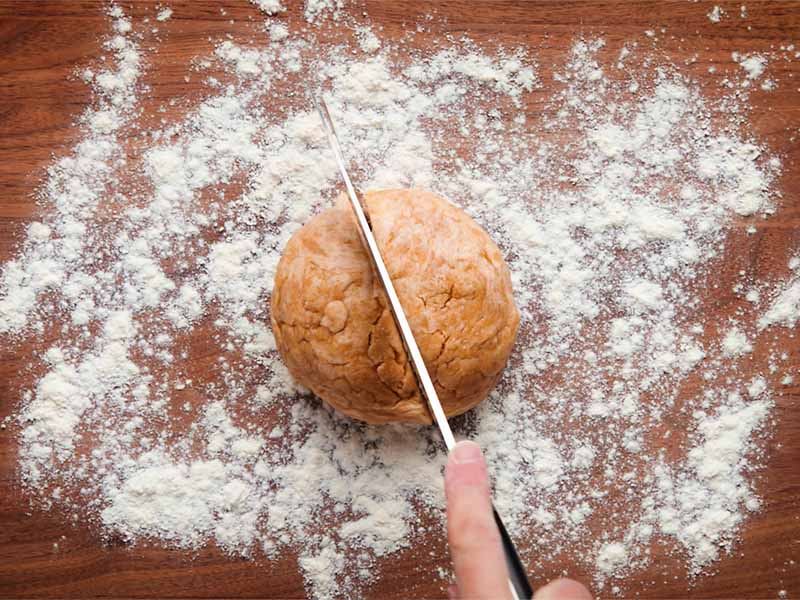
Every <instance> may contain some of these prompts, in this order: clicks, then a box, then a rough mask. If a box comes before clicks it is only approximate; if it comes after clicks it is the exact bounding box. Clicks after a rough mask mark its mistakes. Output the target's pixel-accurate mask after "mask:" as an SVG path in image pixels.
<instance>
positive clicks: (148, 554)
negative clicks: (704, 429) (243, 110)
mask: <svg viewBox="0 0 800 600" xmlns="http://www.w3.org/2000/svg"><path fill="white" fill-rule="evenodd" d="M355 1H356V0H353V3H355ZM744 3H745V4H746V6H747V11H748V18H747V19H740V18H738V15H739V6H740V5H741V4H742V2H734V3H731V2H718V4H720V5H721V6H723V7H724V8H725V9H726V11H727V13H728V15H729V17H728V18H725V19H723V20H722V21H721V22H720V23H717V24H713V23H711V22H710V21H709V20H708V18H707V17H706V13H708V12H709V10H711V8H712V6H713V3H706V2H699V3H696V2H687V1H684V0H680V1H675V2H663V1H656V2H625V1H621V2H601V1H589V2H575V3H565V2H555V1H553V2H538V3H537V2H524V1H515V2H512V1H499V0H495V1H492V0H484V1H479V0H461V1H449V2H439V3H429V2H425V1H419V0H411V1H404V0H371V1H367V2H361V3H359V5H363V6H364V10H366V11H367V13H368V14H369V15H370V18H371V19H372V20H373V22H375V23H376V24H380V25H382V26H383V27H384V31H383V34H384V35H386V36H388V37H399V36H400V35H401V34H402V32H403V30H404V28H405V26H406V25H407V24H409V23H413V22H414V21H415V19H416V18H417V17H418V15H422V14H425V13H427V12H432V11H433V12H434V13H435V14H436V15H437V16H438V17H441V18H442V20H441V21H439V20H437V21H436V22H437V23H439V24H440V25H437V27H440V30H439V31H436V32H435V33H433V34H426V35H427V36H428V37H429V38H431V37H434V36H438V35H441V33H443V32H444V31H448V32H450V33H461V32H465V31H466V32H470V34H471V35H472V36H473V37H474V38H475V39H476V40H478V41H479V42H486V43H489V44H498V43H508V44H520V43H529V44H530V45H531V46H532V47H534V48H536V54H537V56H538V57H539V62H540V65H541V70H542V73H543V80H544V81H545V85H547V82H548V81H549V69H550V68H551V65H553V64H559V61H560V60H563V56H564V54H565V52H566V51H567V49H568V47H569V45H570V44H571V42H572V41H573V40H574V39H575V37H576V36H577V35H580V34H584V35H587V36H589V35H598V34H601V35H603V36H605V37H606V39H608V40H610V41H614V40H616V41H620V40H624V39H627V38H629V37H632V36H641V34H642V32H643V30H645V29H656V30H658V31H659V32H660V31H661V28H662V27H663V28H665V32H664V33H660V34H659V36H660V42H659V47H660V48H661V49H662V50H663V51H664V52H665V53H666V55H667V56H669V57H670V58H671V59H672V60H674V61H676V62H683V61H684V60H685V59H688V58H689V57H691V56H692V55H693V54H695V53H697V54H698V55H699V60H698V63H697V64H694V65H688V66H686V70H687V71H688V72H690V73H691V74H692V75H693V76H694V77H696V78H698V79H700V80H701V81H702V80H703V78H704V77H705V78H708V77H709V76H708V75H707V72H706V69H707V67H708V64H709V63H708V61H709V60H712V61H714V62H715V63H716V64H718V65H721V66H726V65H727V66H730V65H731V52H732V51H734V50H737V51H740V52H741V51H770V50H776V49H778V48H779V47H780V46H781V45H786V44H790V43H795V44H797V43H798V42H800V2H783V1H775V2H744ZM121 4H122V6H124V7H125V8H126V11H127V12H129V14H132V15H133V16H134V17H136V16H150V17H152V16H154V13H155V6H156V5H157V4H159V3H156V2H136V3H131V2H122V3H121ZM166 4H169V5H171V6H172V7H173V8H174V10H175V13H174V16H173V18H172V19H171V20H170V21H168V22H167V23H166V24H164V25H163V26H162V29H163V30H164V31H167V32H168V35H165V36H164V41H163V42H162V43H161V44H160V46H159V52H158V54H156V55H150V56H149V57H148V60H151V61H154V62H155V64H154V65H153V66H152V68H150V69H149V74H148V75H147V76H146V78H145V79H146V83H147V84H149V85H150V86H151V91H150V92H149V94H148V98H147V99H145V100H144V101H143V102H144V103H145V110H146V106H147V105H149V104H152V105H153V106H156V105H158V104H159V103H161V102H164V101H166V100H168V99H170V98H172V97H176V96H177V97H186V96H191V94H192V92H193V91H196V90H199V86H200V83H199V80H198V81H197V82H195V80H192V81H190V82H186V81H184V74H185V73H186V70H187V65H188V60H189V59H191V58H192V57H194V56H197V55H201V54H204V53H208V51H209V49H210V47H209V37H214V38H218V37H220V36H222V35H224V34H225V33H226V32H229V31H231V30H232V29H234V30H236V31H237V32H247V31H249V30H254V28H255V27H256V24H257V23H258V19H260V17H259V15H258V13H257V11H256V10H255V8H254V7H253V6H252V5H250V4H248V3H247V2H246V1H244V0H237V1H234V0H226V1H225V2H224V3H223V2H217V0H205V1H191V2H189V1H186V2H178V1H173V2H166ZM220 4H224V5H225V8H226V13H227V14H226V15H224V16H223V15H222V14H221V13H220V10H219V6H220ZM287 4H290V5H292V9H291V10H292V12H293V13H295V16H296V13H297V12H298V10H299V9H298V6H299V5H300V2H299V0H287ZM106 6H107V5H106V4H105V3H104V2H100V1H93V0H83V1H80V0H72V1H70V0H63V1H45V0H41V1H39V0H18V1H8V0H0V261H4V260H7V259H8V258H9V257H11V256H12V255H13V254H14V252H15V248H16V247H17V244H18V242H19V240H20V236H21V235H22V233H23V228H24V226H25V224H26V223H28V222H29V221H30V220H32V219H33V218H35V216H36V215H37V213H38V211H40V210H43V209H42V208H40V207H38V206H37V205H36V203H35V201H34V191H35V189H36V187H37V185H38V184H39V183H40V182H41V180H42V177H43V174H44V169H45V168H46V167H47V165H48V163H49V162H50V160H51V157H52V156H53V154H59V153H63V152H64V151H66V149H67V148H68V147H69V144H70V143H71V142H72V141H74V140H75V139H76V137H77V135H78V134H77V130H76V129H75V127H74V121H75V119H76V117H77V116H78V115H79V114H80V112H81V110H82V109H83V108H84V106H85V105H86V103H87V102H88V101H89V93H88V90H87V88H86V86H85V85H84V84H83V83H82V82H81V81H80V80H79V79H78V78H77V77H75V76H74V74H75V72H76V70H77V69H78V68H79V67H81V66H82V65H84V64H86V63H87V61H90V60H91V59H92V58H93V57H96V56H97V55H98V54H99V53H100V52H101V48H100V43H101V40H102V38H103V36H104V35H105V34H106V33H107V31H108V27H109V22H108V20H107V18H106V16H105V15H104V9H105V8H106ZM231 19H233V20H234V21H235V23H233V24H232V23H231V22H230V20H231ZM421 39H422V40H423V42H424V39H425V36H423V37H422V38H421ZM798 49H800V48H798ZM770 75H771V76H773V77H775V78H776V79H777V80H778V81H779V83H780V85H779V87H778V89H777V90H775V91H772V92H770V93H766V92H760V91H757V92H755V93H754V94H753V98H752V102H753V105H754V106H755V110H754V112H753V113H752V116H751V119H750V122H751V126H752V128H753V133H754V134H756V135H757V136H758V137H759V138H760V139H762V140H764V141H765V142H766V143H767V144H768V145H769V147H770V148H771V150H772V152H773V153H774V154H776V155H778V156H780V157H781V158H782V159H783V161H784V174H783V176H782V177H781V179H780V181H779V186H780V188H781V190H782V193H783V205H782V206H781V208H780V210H779V211H778V212H777V213H776V214H775V215H774V216H772V217H770V218H769V219H767V220H766V221H764V222H762V223H760V224H759V232H758V234H757V235H756V236H754V237H753V238H747V239H746V238H745V237H744V236H742V244H743V246H742V252H740V253H734V254H735V258H733V259H732V261H733V262H732V263H731V265H730V268H731V270H732V269H733V267H734V266H735V268H736V270H738V269H739V268H742V267H745V268H750V269H752V270H753V272H755V273H757V274H759V275H769V274H775V275H779V274H782V275H784V276H785V274H786V269H785V265H786V258H787V256H789V255H791V254H792V252H793V250H795V251H796V249H798V248H800V168H798V165H797V160H798V158H800V149H799V148H798V142H797V141H796V140H797V138H798V137H800V91H798V88H799V87H800V60H794V61H783V60H776V61H774V62H773V63H772V64H771V65H770ZM716 87H717V85H716V84H711V83H710V82H709V89H710V90H712V93H713V89H716ZM542 93H543V94H546V93H547V90H546V89H545V90H544V91H543V92H542ZM543 97H544V96H543ZM531 110H536V107H535V106H534V107H532V108H531ZM748 240H749V241H748ZM734 263H735V264H734ZM724 276H725V274H724V273H723V274H722V275H721V277H724ZM731 279H733V277H732V276H731ZM720 289H721V290H722V289H730V286H728V287H727V288H723V287H721V288H720ZM721 293H722V292H721ZM725 293H727V292H725ZM717 300H718V302H716V304H715V303H714V302H712V305H714V306H712V307H711V309H715V308H714V307H715V306H716V305H717V304H718V305H719V306H724V305H725V304H726V302H725V299H724V298H722V297H720V298H718V299H717ZM721 310H722V309H721ZM789 333H790V332H787V334H786V335H783V337H782V338H781V339H780V343H782V344H784V345H785V347H786V350H787V351H788V352H790V354H791V356H790V360H789V361H788V364H789V365H795V370H796V368H797V366H798V365H800V348H799V347H798V342H797V339H796V338H794V337H791V336H790V335H789ZM30 351H31V349H30V347H28V346H27V345H26V343H25V342H24V341H23V342H21V343H14V344H11V345H3V346H0V420H2V419H3V418H4V417H5V416H7V415H10V414H12V413H13V412H14V411H15V409H16V407H17V406H18V403H19V401H20V390H21V389H24V387H25V386H26V385H29V384H30V374H28V373H26V371H25V370H24V368H25V365H26V357H27V356H29V354H30ZM796 379H800V378H796ZM799 393H800V389H798V388H797V387H790V388H788V389H787V390H785V392H784V393H783V394H782V395H781V396H779V397H777V398H776V403H777V408H776V410H775V418H776V421H775V427H774V435H773V436H772V438H771V439H770V441H769V443H768V448H767V450H768V452H769V459H768V461H767V467H766V469H765V470H764V471H763V472H761V473H760V475H759V479H758V484H757V489H758V492H759V493H760V495H761V496H762V497H763V498H764V500H765V507H764V509H763V510H762V511H761V512H760V513H758V514H757V515H755V516H753V517H752V518H750V519H749V520H748V521H747V523H746V525H745V526H744V528H743V531H742V540H741V542H740V543H739V544H737V546H736V547H735V551H734V553H733V554H732V555H731V556H727V557H725V558H723V559H722V560H721V561H720V562H719V563H718V564H717V565H715V568H714V570H715V573H714V574H712V575H710V576H707V577H704V578H702V579H700V580H698V581H696V582H694V583H692V582H687V580H686V578H685V577H684V573H683V572H682V571H675V573H674V576H673V574H672V573H671V572H669V571H667V573H666V575H665V572H664V568H663V564H661V561H660V560H655V561H653V564H652V565H651V567H650V568H648V569H647V570H646V571H644V572H641V573H637V574H635V575H634V576H633V577H632V578H631V582H630V584H629V586H627V588H628V592H629V593H630V594H631V595H634V594H635V595H637V596H639V597H647V598H666V597H670V598H676V597H687V596H691V597H698V598H699V597H759V598H776V597H778V594H779V591H780V590H786V592H787V595H788V597H790V598H792V597H797V596H799V595H800V564H798V563H800V411H799V410H798V394H799ZM16 444H17V442H16V439H15V438H14V433H13V428H8V429H5V430H0V596H2V597H22V596H25V597H29V596H37V597H41V596H50V597H70V596H81V597H90V596H116V597H122V596H126V597H270V598H296V597H302V596H304V590H303V586H302V580H301V577H300V574H299V572H298V569H297V566H296V561H295V557H294V556H290V555H287V556H285V557H283V558H282V559H281V560H278V561H272V562H269V563H265V562H263V561H262V562H250V561H247V560H235V559H230V558H226V557H225V556H223V555H222V554H221V553H220V552H219V551H218V550H216V549H214V548H207V549H203V550H201V551H200V552H199V553H197V554H193V555H189V554H186V553H183V552H178V551H170V550H164V549H159V548H146V547H139V548H129V547H126V546H124V545H120V544H108V543H104V542H103V541H102V540H101V539H100V538H99V537H98V535H97V533H96V531H92V530H91V528H85V527H80V526H75V525H71V524H69V523H67V521H66V520H65V518H64V515H61V514H57V513H54V514H47V513H43V512H41V511H32V510H31V509H30V508H29V505H28V502H27V500H26V499H25V497H24V495H23V494H22V493H21V490H20V487H19V480H18V474H17V471H16ZM54 544H57V549H56V547H55V546H54ZM430 550H431V551H432V552H433V553H434V556H435V557H436V558H435V561H436V562H437V565H436V566H444V567H447V566H448V565H447V555H446V550H445V549H444V547H443V544H442V542H441V540H440V539H431V540H430ZM418 557H419V555H415V554H414V553H412V552H403V553H400V554H399V555H397V557H396V558H393V559H392V560H391V561H384V562H382V563H381V564H380V566H379V571H380V575H381V577H380V580H379V582H378V583H376V584H375V585H374V586H373V587H372V588H371V589H370V590H369V592H368V594H369V596H370V597H375V598H379V597H381V598H382V597H394V598H401V597H436V596H441V589H440V586H439V584H438V583H433V582H430V581H429V580H427V579H426V578H425V577H424V575H423V576H421V575H420V573H423V574H424V572H425V571H424V569H423V570H420V568H419V564H418V561H419V558H418ZM670 564H675V565H678V564H680V561H676V560H673V561H672V563H670ZM562 570H567V571H569V572H570V574H572V575H573V576H578V577H581V576H582V575H585V573H583V572H582V571H581V570H580V568H578V567H576V566H575V565H571V564H549V565H546V567H545V568H544V569H543V570H540V571H537V572H535V573H533V580H534V584H535V585H541V584H542V583H543V582H544V581H545V580H546V579H548V578H551V577H554V576H556V575H557V574H559V572H561V571H562Z"/></svg>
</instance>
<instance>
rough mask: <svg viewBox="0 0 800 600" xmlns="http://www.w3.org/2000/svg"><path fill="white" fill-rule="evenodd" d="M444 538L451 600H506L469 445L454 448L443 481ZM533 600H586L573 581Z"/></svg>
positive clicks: (486, 499) (474, 449) (485, 481)
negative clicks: (452, 575)
mask: <svg viewBox="0 0 800 600" xmlns="http://www.w3.org/2000/svg"><path fill="white" fill-rule="evenodd" d="M444 489H445V494H446V496H447V538H448V542H449V544H450V556H451V558H452V561H453V569H454V571H455V574H456V586H455V588H456V589H453V588H451V589H450V597H451V598H459V599H461V600H466V599H467V598H469V599H473V598H478V599H482V600H489V599H492V600H494V599H510V598H511V592H510V590H509V587H508V571H507V570H506V562H505V557H504V555H503V546H502V543H501V541H500V532H499V531H498V529H497V525H495V522H494V516H493V514H492V501H491V491H490V489H489V474H488V472H487V470H486V461H485V460H484V459H483V454H482V453H481V449H480V447H479V446H478V445H477V444H476V443H474V442H467V441H465V442H459V443H458V444H456V446H455V448H453V451H452V452H451V453H450V457H449V459H448V461H447V467H446V468H445V475H444ZM534 598H535V600H592V595H591V594H590V593H589V591H588V590H587V589H586V588H585V587H584V586H583V585H582V584H580V583H578V582H577V581H573V580H571V579H556V580H555V581H551V582H550V583H549V584H547V585H546V586H544V587H543V588H541V589H539V590H538V591H537V592H536V594H535V595H534Z"/></svg>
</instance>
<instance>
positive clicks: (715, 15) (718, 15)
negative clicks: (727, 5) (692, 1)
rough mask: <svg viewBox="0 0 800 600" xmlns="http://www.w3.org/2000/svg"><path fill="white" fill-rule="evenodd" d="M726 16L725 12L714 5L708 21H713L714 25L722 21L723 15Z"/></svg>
mask: <svg viewBox="0 0 800 600" xmlns="http://www.w3.org/2000/svg"><path fill="white" fill-rule="evenodd" d="M724 14H725V11H724V10H722V9H721V8H720V7H719V6H717V5H714V8H712V9H711V11H710V12H709V13H708V15H706V16H707V17H708V20H709V21H711V22H712V23H719V22H720V19H722V15H724Z"/></svg>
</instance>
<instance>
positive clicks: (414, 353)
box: [317, 97, 533, 600]
mask: <svg viewBox="0 0 800 600" xmlns="http://www.w3.org/2000/svg"><path fill="white" fill-rule="evenodd" d="M317 112H319V116H320V118H321V119H322V124H323V125H324V127H325V132H326V133H327V134H328V142H329V143H330V145H331V149H332V150H333V154H334V155H335V156H336V162H337V164H338V165H339V172H340V173H341V175H342V179H344V185H345V187H346V188H347V197H348V198H349V200H350V207H351V208H352V209H353V213H354V214H355V217H356V224H357V226H358V233H359V237H360V238H361V242H362V243H363V244H364V248H365V249H366V251H367V255H368V256H369V259H370V263H371V264H372V269H373V270H374V272H375V274H376V275H377V277H378V280H379V281H380V284H381V287H382V288H383V291H384V292H385V293H386V297H387V298H388V300H389V312H391V314H392V317H394V322H395V324H396V325H397V330H398V332H399V333H400V339H401V340H402V341H403V346H404V347H405V349H406V354H407V355H408V359H409V363H410V364H411V369H412V371H413V372H414V375H415V377H416V380H417V383H418V385H419V390H420V392H421V393H422V395H423V396H424V397H425V400H426V401H427V403H428V408H429V409H430V412H431V415H432V416H433V420H434V421H435V422H436V424H437V425H438V426H439V432H440V433H441V434H442V438H444V443H445V446H447V450H448V451H450V450H452V449H453V447H454V446H455V445H456V441H455V438H454V437H453V432H452V431H451V430H450V424H449V423H448V422H447V415H445V412H444V409H443V408H442V404H441V402H439V396H438V395H437V393H436V389H435V388H434V387H433V381H432V380H431V376H430V374H429V373H428V369H427V367H426V366H425V362H424V361H423V360H422V354H421V353H420V351H419V346H417V342H416V340H415V339H414V334H413V333H412V331H411V326H410V325H409V324H408V319H407V318H406V313H405V311H404V310H403V305H402V304H400V299H399V298H398V297H397V292H396V291H395V289H394V284H393V283H392V278H391V277H390V276H389V271H388V269H387V268H386V263H385V262H384V261H383V257H382V256H381V251H380V249H379V248H378V243H377V242H376V241H375V236H374V235H373V233H372V223H371V221H370V216H369V209H368V208H367V204H366V202H364V200H363V198H362V197H361V195H360V194H358V193H357V192H356V189H355V187H354V186H353V181H352V180H351V179H350V176H349V175H348V174H347V167H346V166H345V161H344V155H343V154H342V148H341V146H340V145H339V139H338V138H337V137H336V130H335V129H334V127H333V121H332V120H331V115H330V113H329V112H328V107H327V105H326V104H325V100H324V99H323V98H322V97H320V98H318V99H317ZM492 512H493V513H494V521H495V523H497V528H498V529H499V530H500V539H501V540H502V544H503V553H504V554H505V559H506V566H507V568H508V586H509V588H510V589H511V596H512V597H513V598H514V600H528V599H529V598H531V597H532V596H533V588H531V584H530V582H529V581H528V576H527V575H526V573H525V568H524V567H523V566H522V561H521V560H520V558H519V555H518V554H517V550H516V548H515V547H514V543H513V542H512V541H511V536H509V535H508V531H507V530H506V528H505V526H504V525H503V521H502V519H501V518H500V515H499V514H498V512H497V509H496V508H495V507H494V505H492Z"/></svg>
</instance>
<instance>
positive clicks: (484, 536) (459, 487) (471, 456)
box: [444, 441, 510, 599]
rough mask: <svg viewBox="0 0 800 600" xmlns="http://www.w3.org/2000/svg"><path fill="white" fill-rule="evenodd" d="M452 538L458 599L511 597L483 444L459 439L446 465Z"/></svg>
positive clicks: (451, 544) (448, 526) (445, 485)
mask: <svg viewBox="0 0 800 600" xmlns="http://www.w3.org/2000/svg"><path fill="white" fill-rule="evenodd" d="M444 488H445V493H446V495H447V537H448V541H449V543H450V556H451V558H452V560H453V569H454V571H455V574H456V582H457V584H458V596H459V598H485V599H488V598H492V599H497V598H509V597H510V593H509V587H508V571H507V570H506V563H505V558H504V556H503V547H502V545H501V541H500V532H499V531H498V530H497V525H495V522H494V516H493V514H492V501H491V495H490V490H489V475H488V473H487V471H486V461H484V459H483V454H482V453H481V449H480V447H479V446H478V445H477V444H475V443H474V442H466V441H465V442H459V443H458V444H456V446H455V448H453V450H452V452H451V453H450V457H449V460H448V462H447V467H446V468H445V476H444Z"/></svg>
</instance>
